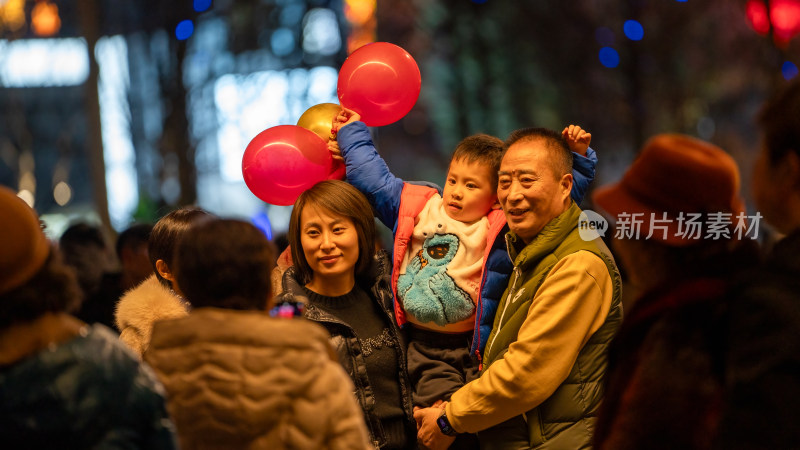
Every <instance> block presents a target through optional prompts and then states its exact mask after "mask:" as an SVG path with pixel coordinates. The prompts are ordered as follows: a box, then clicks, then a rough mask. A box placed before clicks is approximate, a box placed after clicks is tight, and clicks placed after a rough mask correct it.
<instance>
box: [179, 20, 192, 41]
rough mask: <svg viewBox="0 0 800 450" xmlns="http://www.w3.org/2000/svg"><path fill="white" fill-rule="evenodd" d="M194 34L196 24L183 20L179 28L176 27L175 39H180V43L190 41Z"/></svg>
mask: <svg viewBox="0 0 800 450" xmlns="http://www.w3.org/2000/svg"><path fill="white" fill-rule="evenodd" d="M192 33H194V24H193V23H192V21H191V20H182V21H181V22H180V23H178V26H176V27H175V37H176V38H178V40H179V41H185V40H186V39H189V37H190V36H191V35H192Z"/></svg>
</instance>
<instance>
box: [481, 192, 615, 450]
mask: <svg viewBox="0 0 800 450" xmlns="http://www.w3.org/2000/svg"><path fill="white" fill-rule="evenodd" d="M580 213H581V209H580V208H579V207H578V206H577V205H576V204H575V203H574V202H573V203H572V205H571V206H570V207H569V208H568V209H567V210H566V211H565V212H563V213H562V214H561V215H559V216H558V217H556V218H555V219H553V220H552V221H550V223H548V224H547V225H546V226H545V227H544V229H542V231H541V232H539V234H538V235H536V237H535V238H534V239H533V241H531V243H530V244H528V245H527V246H524V243H522V240H521V239H520V238H519V237H518V236H516V235H515V234H514V233H513V232H509V233H508V234H507V235H506V242H507V244H508V252H509V255H510V256H511V260H512V261H514V273H513V274H512V275H511V280H510V282H509V286H508V289H506V292H505V293H504V294H503V299H502V300H501V301H500V305H499V307H498V310H497V315H496V316H495V319H494V326H493V327H492V333H491V334H490V335H489V339H488V343H487V346H486V353H485V355H484V360H483V363H484V367H483V370H486V369H487V368H488V367H489V366H491V364H492V363H493V362H495V361H497V360H499V359H502V358H503V355H504V354H505V353H506V352H507V351H508V347H509V345H510V344H511V343H512V342H514V341H515V340H516V339H517V334H518V333H519V330H520V327H521V326H522V323H523V321H524V320H525V318H526V317H527V313H528V309H529V307H530V305H531V302H532V300H533V298H534V296H535V295H536V292H537V290H538V289H539V287H540V286H541V285H542V282H543V281H544V279H545V278H546V277H547V275H548V274H549V273H550V270H551V269H552V268H553V266H555V264H556V263H557V262H558V261H559V260H560V259H561V258H564V257H565V256H567V255H570V254H573V253H575V252H578V251H581V250H584V251H589V252H591V253H593V254H595V255H597V256H598V257H600V258H601V259H602V260H603V262H605V264H606V267H607V268H608V273H609V274H610V275H611V279H612V281H613V286H614V288H613V298H612V301H611V308H610V309H609V312H608V316H607V317H606V321H605V323H604V324H603V325H602V326H601V327H600V328H599V329H598V330H597V331H596V332H595V333H594V334H593V335H592V337H591V338H589V341H588V342H587V343H586V344H585V345H584V347H583V348H582V349H581V351H580V353H579V354H578V358H577V360H576V362H575V364H574V365H573V367H572V370H571V371H570V373H569V375H568V376H567V378H566V380H564V382H563V383H562V384H561V385H560V386H559V387H558V388H556V390H555V392H554V393H553V394H552V395H551V396H550V397H549V398H548V399H547V400H545V401H544V402H543V403H541V404H540V405H539V406H537V407H536V408H534V409H532V410H530V411H528V412H527V413H526V414H524V415H523V416H518V417H515V418H512V419H510V420H508V421H506V422H503V423H501V424H499V425H497V426H495V427H492V428H489V429H488V430H486V431H482V432H480V433H479V437H480V440H481V448H488V449H494V448H524V446H523V447H520V444H522V445H524V442H521V441H524V440H527V441H528V446H529V447H530V448H537V449H569V450H573V449H581V448H591V441H592V434H593V431H594V418H595V416H596V415H597V409H598V406H599V405H600V402H601V400H602V398H603V384H604V377H605V371H606V366H607V365H608V357H607V350H608V344H609V343H610V342H611V339H612V338H613V337H614V335H615V334H616V332H617V330H618V329H619V326H620V324H621V322H622V303H621V301H620V299H621V293H622V289H621V279H620V275H619V271H618V270H617V266H616V264H615V263H614V259H613V257H612V256H611V252H610V251H609V250H608V247H606V245H605V244H604V243H603V241H602V240H601V239H600V238H597V239H595V240H593V241H588V242H587V241H584V240H583V239H582V238H581V237H580V235H579V234H578V219H579V216H580ZM522 246H524V248H522ZM518 249H521V250H518ZM523 287H524V288H525V289H524V292H522V293H521V298H518V299H514V301H513V302H509V301H508V299H509V298H511V299H513V298H514V296H515V295H518V293H519V292H520V289H521V288H523Z"/></svg>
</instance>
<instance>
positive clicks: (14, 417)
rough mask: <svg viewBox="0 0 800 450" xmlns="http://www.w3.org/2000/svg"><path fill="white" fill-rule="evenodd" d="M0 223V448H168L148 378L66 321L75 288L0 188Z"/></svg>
mask: <svg viewBox="0 0 800 450" xmlns="http://www.w3.org/2000/svg"><path fill="white" fill-rule="evenodd" d="M0 217H2V219H0V424H2V425H0V442H2V443H3V444H2V445H3V447H4V448H101V447H109V448H110V447H115V448H116V447H125V448H141V449H172V448H175V437H174V433H173V431H172V425H171V421H170V420H169V417H168V416H167V413H166V408H165V403H164V398H163V397H162V394H161V393H162V390H163V388H162V387H161V385H160V384H159V383H158V381H157V380H156V379H155V376H154V375H153V374H152V372H151V371H150V370H149V369H148V368H147V367H145V366H142V365H140V364H139V363H138V362H137V361H136V359H135V358H134V357H133V355H132V354H131V353H130V352H129V351H128V350H127V349H126V348H125V347H124V345H122V344H121V343H120V342H119V340H118V339H117V337H116V335H115V334H114V333H113V332H112V331H111V330H109V329H108V328H106V327H104V326H103V325H94V326H88V325H86V324H85V323H83V322H81V321H79V320H78V319H76V318H74V317H72V316H71V315H70V314H69V313H70V312H72V311H74V310H75V309H76V308H77V306H78V304H79V302H80V290H79V287H78V283H77V280H76V278H75V274H74V272H73V271H72V270H71V269H70V268H68V267H67V266H66V265H65V264H64V263H63V262H62V261H61V256H60V254H59V252H58V251H57V249H56V248H55V247H54V246H52V245H51V244H50V242H49V241H48V240H47V238H46V237H45V235H44V233H43V232H42V229H41V227H40V223H39V218H38V217H37V215H36V213H35V212H34V211H33V210H32V209H31V208H30V207H29V206H28V205H27V204H26V203H25V202H23V201H22V200H21V199H20V198H18V197H17V196H16V194H15V193H14V192H13V191H11V190H9V189H8V188H5V187H2V186H0ZM134 411H135V413H133V412H134Z"/></svg>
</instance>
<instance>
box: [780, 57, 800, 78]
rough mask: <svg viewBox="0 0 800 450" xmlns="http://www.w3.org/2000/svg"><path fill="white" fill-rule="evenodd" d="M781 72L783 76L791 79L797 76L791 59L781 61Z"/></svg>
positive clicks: (795, 66) (795, 67) (796, 70)
mask: <svg viewBox="0 0 800 450" xmlns="http://www.w3.org/2000/svg"><path fill="white" fill-rule="evenodd" d="M781 73H783V78H785V79H787V80H791V79H792V78H794V77H796V76H797V73H798V69H797V65H796V64H795V63H793V62H791V61H786V62H785V63H783V67H781Z"/></svg>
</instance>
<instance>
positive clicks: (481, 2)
mask: <svg viewBox="0 0 800 450" xmlns="http://www.w3.org/2000/svg"><path fill="white" fill-rule="evenodd" d="M487 1H488V0H472V3H477V4H479V5H482V4H484V3H486V2H487Z"/></svg>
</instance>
